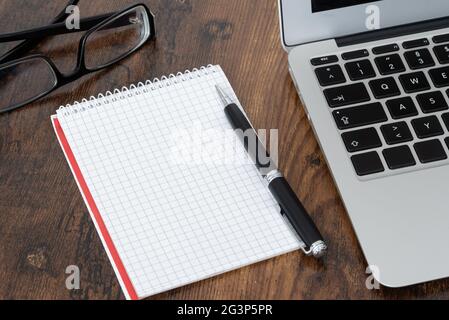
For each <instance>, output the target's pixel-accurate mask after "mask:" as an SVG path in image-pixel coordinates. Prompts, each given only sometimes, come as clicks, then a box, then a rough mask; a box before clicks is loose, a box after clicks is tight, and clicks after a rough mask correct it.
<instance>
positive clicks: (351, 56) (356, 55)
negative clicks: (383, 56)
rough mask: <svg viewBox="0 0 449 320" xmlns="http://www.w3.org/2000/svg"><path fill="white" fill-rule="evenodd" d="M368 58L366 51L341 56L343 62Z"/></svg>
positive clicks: (346, 53)
mask: <svg viewBox="0 0 449 320" xmlns="http://www.w3.org/2000/svg"><path fill="white" fill-rule="evenodd" d="M368 56H369V52H368V50H366V49H363V50H357V51H351V52H345V53H343V54H342V55H341V57H342V58H343V60H354V59H360V58H363V57H368Z"/></svg>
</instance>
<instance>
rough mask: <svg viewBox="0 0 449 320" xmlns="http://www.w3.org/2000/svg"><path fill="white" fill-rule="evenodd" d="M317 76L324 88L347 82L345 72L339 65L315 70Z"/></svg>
mask: <svg viewBox="0 0 449 320" xmlns="http://www.w3.org/2000/svg"><path fill="white" fill-rule="evenodd" d="M315 74H316V76H317V78H318V81H319V82H320V84H321V85H322V86H330V85H334V84H339V83H344V82H346V78H345V75H344V74H343V70H342V69H341V67H340V66H339V65H338V64H335V65H332V66H327V67H322V68H317V69H315Z"/></svg>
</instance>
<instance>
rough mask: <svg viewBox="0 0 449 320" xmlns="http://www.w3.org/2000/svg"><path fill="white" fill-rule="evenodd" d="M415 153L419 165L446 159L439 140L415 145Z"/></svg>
mask: <svg viewBox="0 0 449 320" xmlns="http://www.w3.org/2000/svg"><path fill="white" fill-rule="evenodd" d="M414 147H415V151H416V154H417V155H418V158H419V161H421V163H430V162H435V161H441V160H445V159H447V155H446V152H445V151H444V147H443V144H442V143H441V142H440V140H430V141H424V142H418V143H416V144H415V146H414Z"/></svg>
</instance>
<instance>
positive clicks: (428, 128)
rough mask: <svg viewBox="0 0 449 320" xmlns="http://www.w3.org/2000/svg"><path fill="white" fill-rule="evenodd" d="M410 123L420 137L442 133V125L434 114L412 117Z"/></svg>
mask: <svg viewBox="0 0 449 320" xmlns="http://www.w3.org/2000/svg"><path fill="white" fill-rule="evenodd" d="M412 125H413V128H414V129H415V132H416V135H417V136H418V138H420V139H426V138H430V137H435V136H440V135H442V134H443V133H444V132H443V127H442V126H441V124H440V121H438V118H437V117H436V116H430V117H425V118H419V119H414V120H413V121H412Z"/></svg>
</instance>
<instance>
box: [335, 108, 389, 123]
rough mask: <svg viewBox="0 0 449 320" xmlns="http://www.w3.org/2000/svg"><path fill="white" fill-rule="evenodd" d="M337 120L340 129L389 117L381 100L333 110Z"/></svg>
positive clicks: (385, 119)
mask: <svg viewBox="0 0 449 320" xmlns="http://www.w3.org/2000/svg"><path fill="white" fill-rule="evenodd" d="M333 115H334V118H335V122H336V123H337V127H338V129H340V130H345V129H352V128H357V127H361V126H366V125H370V124H375V123H380V122H385V121H387V120H388V117H387V115H386V113H385V111H384V108H383V107H382V105H381V104H380V103H379V102H375V103H370V104H366V105H361V106H357V107H352V108H347V109H341V110H338V111H334V112H333Z"/></svg>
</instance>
